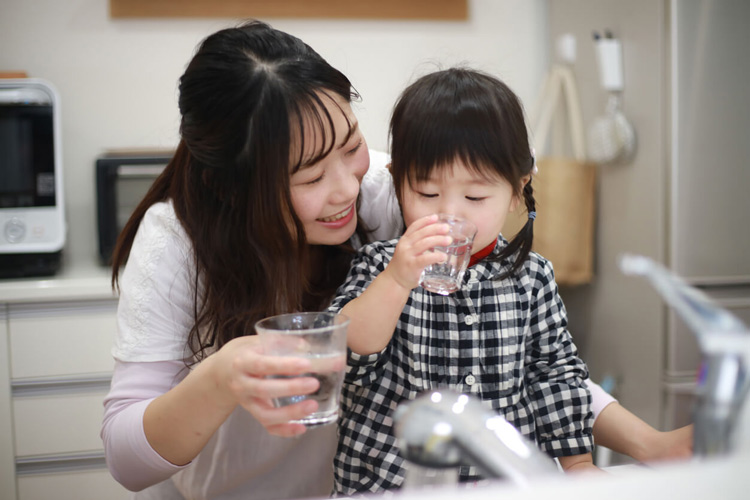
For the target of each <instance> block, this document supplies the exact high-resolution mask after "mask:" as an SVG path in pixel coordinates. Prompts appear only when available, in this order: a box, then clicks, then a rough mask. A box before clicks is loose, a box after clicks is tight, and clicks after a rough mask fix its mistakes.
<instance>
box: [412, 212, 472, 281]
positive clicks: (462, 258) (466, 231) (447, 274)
mask: <svg viewBox="0 0 750 500" xmlns="http://www.w3.org/2000/svg"><path fill="white" fill-rule="evenodd" d="M438 223H442V224H448V226H450V230H449V232H448V236H450V237H451V238H453V241H452V242H451V244H450V245H448V246H447V247H435V248H433V251H436V252H443V253H445V254H446V255H447V256H448V259H447V260H446V261H445V262H442V263H440V264H432V265H429V266H427V267H425V268H424V270H423V271H422V275H421V276H420V278H419V284H420V285H421V286H422V288H424V289H426V290H429V291H430V292H435V293H439V294H440V295H448V294H450V293H453V292H455V291H456V290H458V289H459V288H461V282H462V281H463V279H464V273H465V272H466V267H467V266H468V265H469V259H470V257H471V247H472V244H473V242H474V236H476V234H477V227H476V226H475V225H474V224H473V223H471V222H469V221H468V220H465V219H462V218H460V217H456V216H455V215H448V214H440V215H439V219H438Z"/></svg>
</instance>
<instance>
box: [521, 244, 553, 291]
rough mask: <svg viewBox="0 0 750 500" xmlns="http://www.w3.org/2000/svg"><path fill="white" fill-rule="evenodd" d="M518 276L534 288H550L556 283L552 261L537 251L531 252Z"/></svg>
mask: <svg viewBox="0 0 750 500" xmlns="http://www.w3.org/2000/svg"><path fill="white" fill-rule="evenodd" d="M518 276H519V277H520V278H521V279H522V280H523V281H526V282H528V283H529V284H530V285H531V286H532V287H533V288H549V287H552V286H553V285H554V284H555V270H554V266H553V265H552V262H550V261H549V260H547V259H546V258H545V257H544V256H542V255H540V254H538V253H536V252H529V256H528V258H527V259H526V262H524V265H523V266H522V267H521V269H519V271H518Z"/></svg>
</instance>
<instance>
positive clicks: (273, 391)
mask: <svg viewBox="0 0 750 500" xmlns="http://www.w3.org/2000/svg"><path fill="white" fill-rule="evenodd" d="M212 358H213V359H212ZM206 362H208V363H209V364H210V365H212V372H213V379H214V382H215V384H216V387H217V390H218V391H219V392H224V393H225V397H226V404H227V405H231V406H232V407H234V406H236V405H240V406H242V407H243V408H245V409H246V410H247V411H248V412H250V414H252V415H253V416H254V417H255V418H256V419H257V420H258V422H260V423H261V424H262V425H263V426H264V427H265V428H266V430H267V431H268V432H269V433H271V434H274V435H277V436H285V437H288V436H296V435H299V434H302V433H303V432H305V426H304V425H302V424H294V423H290V422H289V421H290V420H296V419H299V418H302V417H304V416H306V415H309V414H310V413H312V412H314V411H315V410H317V408H318V403H317V402H316V401H314V400H311V399H306V400H304V401H300V402H299V403H295V404H292V405H289V406H284V407H281V408H275V407H274V405H273V399H274V398H278V397H285V396H298V395H304V394H311V393H313V392H315V391H317V390H318V388H319V386H320V384H319V382H318V380H317V379H315V378H314V377H300V375H303V374H305V373H309V372H310V371H311V365H310V361H309V360H307V359H304V358H294V357H280V356H267V355H265V354H263V348H262V345H261V343H260V338H259V337H257V336H247V337H239V338H236V339H233V340H232V341H230V342H228V343H227V344H226V345H225V346H224V347H222V348H221V349H220V350H219V351H218V352H216V353H215V354H213V355H212V356H209V357H208V358H207V359H206V360H205V361H204V363H206ZM269 377H279V378H269ZM286 377H292V378H286ZM222 388H224V390H223V391H222Z"/></svg>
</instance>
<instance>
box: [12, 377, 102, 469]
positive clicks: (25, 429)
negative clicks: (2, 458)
mask: <svg viewBox="0 0 750 500" xmlns="http://www.w3.org/2000/svg"><path fill="white" fill-rule="evenodd" d="M106 394H107V388H106V387H102V388H101V389H100V390H97V391H96V392H86V393H76V392H75V391H73V390H70V391H65V390H62V391H58V392H57V393H55V394H45V395H39V396H36V395H32V396H26V395H25V396H19V397H14V398H13V417H14V424H15V437H16V456H17V457H28V456H36V455H53V454H66V453H73V452H82V451H92V450H101V449H102V441H101V438H100V437H99V430H100V428H101V424H102V415H103V413H104V407H103V406H102V402H103V401H104V396H106Z"/></svg>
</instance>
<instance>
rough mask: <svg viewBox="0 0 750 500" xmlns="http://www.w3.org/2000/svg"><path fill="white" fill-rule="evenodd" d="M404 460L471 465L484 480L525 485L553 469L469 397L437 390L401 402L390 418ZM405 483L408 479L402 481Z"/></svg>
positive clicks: (440, 465) (442, 465)
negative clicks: (506, 481) (503, 479)
mask: <svg viewBox="0 0 750 500" xmlns="http://www.w3.org/2000/svg"><path fill="white" fill-rule="evenodd" d="M393 419H394V423H395V434H396V438H397V439H398V440H399V445H400V448H401V453H402V455H403V457H404V458H405V459H406V460H407V461H409V462H412V463H414V464H417V465H420V466H423V467H428V468H435V469H440V468H447V467H458V466H459V465H474V466H476V467H477V469H478V470H479V472H480V473H481V474H482V475H483V476H484V477H486V478H488V479H496V478H506V479H509V480H511V481H512V482H513V483H515V484H517V485H520V486H526V485H528V484H529V481H530V479H531V478H532V477H536V476H539V475H542V474H555V473H559V469H558V467H557V464H556V463H555V461H554V460H553V459H551V458H550V457H549V456H547V455H546V454H544V453H543V452H541V451H540V450H539V449H537V447H536V446H535V445H534V443H532V442H531V441H530V440H528V439H526V438H525V437H524V436H523V435H522V434H521V433H520V432H518V430H516V428H515V427H513V426H512V425H511V424H510V423H508V421H507V420H505V418H503V417H502V416H500V415H498V414H497V413H496V412H494V411H492V410H490V409H488V408H485V407H484V406H483V405H482V403H481V402H480V401H479V400H478V399H477V398H476V397H474V396H469V395H467V394H459V393H457V392H454V391H451V390H447V389H438V390H433V391H429V392H424V393H422V394H421V395H420V396H418V397H417V398H416V399H414V400H412V401H407V402H404V403H401V404H400V405H399V406H398V408H396V411H395V412H394V415H393ZM407 481H408V476H407Z"/></svg>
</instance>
